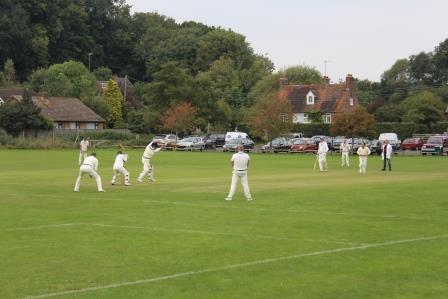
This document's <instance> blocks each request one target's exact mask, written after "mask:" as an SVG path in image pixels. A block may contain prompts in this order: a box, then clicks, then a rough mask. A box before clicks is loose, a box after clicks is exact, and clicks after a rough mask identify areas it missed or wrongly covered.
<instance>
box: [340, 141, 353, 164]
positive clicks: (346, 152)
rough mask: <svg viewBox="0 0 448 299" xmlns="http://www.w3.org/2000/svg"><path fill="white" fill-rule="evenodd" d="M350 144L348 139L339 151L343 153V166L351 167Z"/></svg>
mask: <svg viewBox="0 0 448 299" xmlns="http://www.w3.org/2000/svg"><path fill="white" fill-rule="evenodd" d="M350 149H351V147H350V144H348V143H347V139H344V141H343V142H342V143H341V146H340V147H339V150H340V151H341V157H342V164H341V166H342V167H344V166H347V167H348V166H350V161H349V158H348V157H349V153H350Z"/></svg>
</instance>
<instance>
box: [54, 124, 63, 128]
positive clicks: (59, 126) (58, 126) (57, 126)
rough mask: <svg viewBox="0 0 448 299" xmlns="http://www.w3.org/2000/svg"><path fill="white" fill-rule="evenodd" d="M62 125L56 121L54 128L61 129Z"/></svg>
mask: <svg viewBox="0 0 448 299" xmlns="http://www.w3.org/2000/svg"><path fill="white" fill-rule="evenodd" d="M63 127H64V125H63V124H62V123H56V128H58V129H62V128H63Z"/></svg>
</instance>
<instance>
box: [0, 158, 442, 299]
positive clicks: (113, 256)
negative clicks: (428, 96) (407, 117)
mask: <svg viewBox="0 0 448 299" xmlns="http://www.w3.org/2000/svg"><path fill="white" fill-rule="evenodd" d="M141 153H142V150H130V151H129V156H130V159H129V163H128V165H127V168H128V169H129V171H130V173H131V182H132V183H133V186H131V187H124V186H122V185H119V186H111V185H110V180H111V177H112V164H113V160H114V157H115V151H114V150H98V151H97V157H98V159H99V161H100V168H99V174H100V175H101V178H102V181H103V185H104V188H105V189H106V193H99V192H97V191H96V185H95V182H94V180H92V179H90V178H89V177H88V176H87V177H84V178H83V180H82V182H81V189H80V192H79V193H75V192H73V186H74V183H75V180H76V176H77V173H78V165H77V161H78V152H77V151H76V150H1V151H0V157H1V159H0V198H1V199H0V298H8V299H9V298H107V299H111V298H113V299H115V298H116V299H118V298H120V299H122V298H203V299H209V298H223V299H229V298H266V299H267V298H274V299H275V298H304V299H326V298H338V299H369V298H386V299H390V298H397V299H398V298H400V299H414V298H415V299H422V298H425V299H428V298H440V299H446V298H448V192H447V191H448V157H446V156H445V157H420V156H414V157H407V156H394V157H393V159H392V166H393V169H392V171H391V172H389V171H385V172H383V171H380V169H381V166H382V165H381V159H380V158H379V157H377V156H372V157H370V158H369V161H368V167H367V174H366V175H360V174H359V173H358V171H357V164H358V161H357V157H355V156H352V157H351V166H350V167H349V168H341V167H340V160H339V157H338V156H337V155H334V156H329V158H328V161H329V168H330V170H329V171H328V172H327V173H319V172H318V171H313V165H314V156H312V155H290V154H278V155H274V154H266V155H263V154H251V158H252V160H251V167H250V171H249V184H250V187H251V191H252V195H253V198H254V200H253V201H252V202H248V201H246V200H245V199H244V195H243V193H242V190H241V186H239V189H238V192H237V195H236V196H235V198H234V200H233V201H231V202H226V201H224V198H225V197H226V195H227V192H228V188H229V185H230V179H231V169H230V165H229V160H230V154H229V153H217V152H203V153H200V152H195V153H190V152H161V153H159V154H157V155H156V156H155V157H154V158H153V161H152V163H153V164H154V165H155V172H156V179H157V182H155V183H146V182H145V183H136V177H137V175H138V174H139V172H140V171H141V159H140V157H141Z"/></svg>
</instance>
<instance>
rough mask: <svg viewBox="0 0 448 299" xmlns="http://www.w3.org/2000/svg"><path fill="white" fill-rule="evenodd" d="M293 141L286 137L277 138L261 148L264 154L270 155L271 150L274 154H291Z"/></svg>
mask: <svg viewBox="0 0 448 299" xmlns="http://www.w3.org/2000/svg"><path fill="white" fill-rule="evenodd" d="M290 147H291V140H290V139H288V138H286V137H277V138H275V139H274V140H272V141H270V142H268V143H267V144H265V145H263V146H262V147H261V152H262V153H268V152H270V151H271V150H272V151H273V152H274V153H278V152H289V149H290Z"/></svg>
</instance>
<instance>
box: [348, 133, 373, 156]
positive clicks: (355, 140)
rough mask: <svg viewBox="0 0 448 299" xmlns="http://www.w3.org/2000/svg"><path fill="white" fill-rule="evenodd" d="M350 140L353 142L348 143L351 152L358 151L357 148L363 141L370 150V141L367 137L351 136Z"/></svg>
mask: <svg viewBox="0 0 448 299" xmlns="http://www.w3.org/2000/svg"><path fill="white" fill-rule="evenodd" d="M351 142H353V143H350V144H351V147H352V152H354V153H356V152H357V151H358V148H359V147H360V146H361V144H362V143H364V144H365V145H366V146H367V147H368V148H369V149H370V151H372V149H371V142H370V140H369V139H367V138H363V137H361V138H353V141H351Z"/></svg>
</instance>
